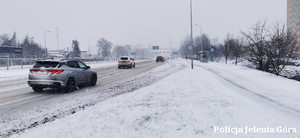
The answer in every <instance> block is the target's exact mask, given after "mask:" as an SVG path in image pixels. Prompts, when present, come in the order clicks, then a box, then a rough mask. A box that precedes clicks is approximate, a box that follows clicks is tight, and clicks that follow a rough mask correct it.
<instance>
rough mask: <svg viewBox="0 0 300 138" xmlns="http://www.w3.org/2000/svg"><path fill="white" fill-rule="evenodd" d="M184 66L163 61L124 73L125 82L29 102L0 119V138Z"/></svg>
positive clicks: (137, 87) (57, 117) (51, 119)
mask: <svg viewBox="0 0 300 138" xmlns="http://www.w3.org/2000/svg"><path fill="white" fill-rule="evenodd" d="M185 67H186V66H185V65H184V64H182V63H176V62H172V63H170V62H167V63H164V64H163V65H161V66H158V67H156V68H153V69H150V70H148V71H146V72H143V73H136V74H135V75H134V74H132V73H135V72H132V73H131V74H128V75H129V76H131V77H128V78H127V77H126V78H127V79H120V78H116V79H120V80H111V79H109V80H111V81H112V82H110V83H109V84H108V85H100V86H97V87H87V88H84V89H81V90H77V91H75V92H72V93H67V94H63V93H62V94H52V95H50V96H49V97H45V99H44V100H47V101H48V102H47V101H46V102H43V103H42V104H40V103H39V102H38V101H37V102H35V101H33V102H34V104H32V105H30V107H25V108H24V110H21V111H18V112H14V113H13V114H10V115H9V116H5V117H3V116H0V137H9V136H11V135H12V134H19V133H22V132H24V131H25V130H30V129H32V128H35V127H37V126H40V125H43V124H45V123H48V122H52V121H54V120H57V119H60V118H64V117H66V116H68V115H72V114H75V113H77V112H79V111H81V110H86V109H88V108H90V107H92V106H93V105H95V104H97V103H99V102H103V101H105V100H107V99H110V98H113V97H117V96H119V95H122V94H124V93H129V92H133V91H134V90H137V89H139V88H142V87H145V86H148V85H150V84H153V83H154V82H156V81H158V80H160V79H162V78H164V77H166V76H168V75H170V74H173V73H175V72H177V71H179V70H181V69H183V68H185ZM123 77H125V76H123ZM46 98H47V99H46ZM50 101H51V102H50ZM27 108H29V109H30V110H27Z"/></svg>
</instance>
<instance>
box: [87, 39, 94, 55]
mask: <svg viewBox="0 0 300 138" xmlns="http://www.w3.org/2000/svg"><path fill="white" fill-rule="evenodd" d="M92 40H94V39H90V40H89V45H88V57H90V54H91V51H90V42H91V41H92Z"/></svg>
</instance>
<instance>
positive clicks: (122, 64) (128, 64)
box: [118, 62, 132, 67]
mask: <svg viewBox="0 0 300 138" xmlns="http://www.w3.org/2000/svg"><path fill="white" fill-rule="evenodd" d="M131 65H132V63H131V62H128V63H119V64H118V66H119V67H120V66H128V67H130V66H131Z"/></svg>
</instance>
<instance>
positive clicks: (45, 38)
mask: <svg viewBox="0 0 300 138" xmlns="http://www.w3.org/2000/svg"><path fill="white" fill-rule="evenodd" d="M49 32H51V31H50V30H48V31H45V33H44V40H45V58H46V56H47V46H46V45H47V37H46V35H47V33H49Z"/></svg>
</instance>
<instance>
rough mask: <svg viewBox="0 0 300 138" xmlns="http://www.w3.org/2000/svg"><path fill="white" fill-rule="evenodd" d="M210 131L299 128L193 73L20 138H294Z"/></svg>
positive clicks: (291, 120)
mask: <svg viewBox="0 0 300 138" xmlns="http://www.w3.org/2000/svg"><path fill="white" fill-rule="evenodd" d="M252 75H255V74H252ZM258 75H261V74H258ZM265 77H268V76H265ZM297 123H298V124H297ZM214 126H219V127H225V126H231V127H236V126H237V127H242V128H244V127H245V126H249V127H253V126H256V127H274V128H276V127H277V126H288V127H298V130H299V122H294V118H287V117H286V116H283V115H281V114H279V113H278V112H277V111H276V110H273V109H265V108H264V107H263V105H259V104H257V103H255V102H253V101H251V99H250V100H249V99H247V98H244V97H243V96H241V95H239V94H237V93H236V92H234V91H232V90H231V89H230V88H228V86H226V85H225V84H224V83H223V82H222V81H220V78H218V77H216V76H215V74H213V73H211V72H209V71H207V70H205V69H202V68H198V67H195V69H194V70H190V69H184V70H183V71H180V72H177V73H176V74H173V75H171V76H169V77H167V78H165V79H163V80H161V81H159V82H157V83H154V84H153V85H150V86H148V87H145V88H142V89H139V90H137V91H134V92H132V93H127V94H123V95H120V96H118V97H115V98H112V99H108V100H106V101H103V102H101V103H98V104H97V105H95V106H92V107H90V108H88V109H86V110H83V111H81V112H78V113H77V114H73V115H70V116H66V117H65V118H61V119H57V120H55V121H53V122H51V123H46V124H45V125H42V126H39V127H37V128H35V129H32V130H29V131H27V132H26V133H24V134H23V135H21V136H20V137H31V138H34V137H38V138H39V137H229V136H231V137H245V136H246V137H291V136H292V137H296V136H299V132H298V133H296V134H278V133H270V134H253V133H251V134H247V135H245V134H237V135H235V134H224V133H220V132H217V133H214Z"/></svg>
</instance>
